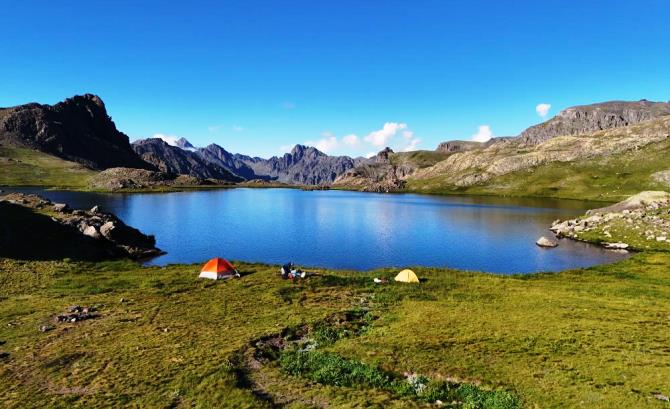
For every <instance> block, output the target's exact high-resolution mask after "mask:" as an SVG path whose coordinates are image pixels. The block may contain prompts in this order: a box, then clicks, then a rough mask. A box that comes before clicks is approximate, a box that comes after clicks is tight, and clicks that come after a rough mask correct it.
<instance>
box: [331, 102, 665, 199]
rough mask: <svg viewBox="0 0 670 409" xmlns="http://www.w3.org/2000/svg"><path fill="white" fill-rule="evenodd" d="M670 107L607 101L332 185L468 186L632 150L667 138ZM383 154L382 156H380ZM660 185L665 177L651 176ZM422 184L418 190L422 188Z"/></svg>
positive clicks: (366, 169) (359, 171)
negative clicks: (432, 158)
mask: <svg viewBox="0 0 670 409" xmlns="http://www.w3.org/2000/svg"><path fill="white" fill-rule="evenodd" d="M669 129H670V103H665V102H651V101H646V100H642V101H637V102H625V101H611V102H603V103H598V104H593V105H584V106H575V107H571V108H568V109H565V110H564V111H561V112H560V113H559V114H558V115H556V116H555V117H554V118H552V119H550V120H548V121H546V122H544V123H542V124H539V125H535V126H532V127H530V128H528V129H526V130H525V131H523V132H522V133H521V134H520V135H519V136H517V137H499V138H493V139H491V140H490V141H488V142H485V143H480V142H474V141H458V140H456V141H448V142H443V143H441V144H440V145H439V146H438V147H437V149H436V151H435V153H441V154H443V155H445V156H444V157H442V158H439V160H438V161H436V162H435V163H433V164H430V166H421V164H420V162H418V161H417V160H414V159H413V158H412V157H407V156H405V160H404V161H402V162H400V161H398V160H397V159H401V158H403V157H402V156H400V155H398V154H395V155H394V156H393V157H394V158H396V163H393V166H391V165H390V164H388V165H386V166H382V165H379V164H375V165H370V164H364V165H362V166H359V167H358V168H356V169H353V170H351V171H349V172H347V173H346V174H344V175H342V176H341V177H340V178H338V180H337V181H336V182H335V184H336V185H340V186H348V187H354V188H358V189H362V190H380V186H382V190H386V189H387V188H388V187H391V188H393V187H397V188H398V189H399V188H400V187H402V186H404V185H405V183H404V182H407V181H412V180H430V181H431V182H430V186H440V188H441V189H442V188H445V187H446V186H451V187H455V188H462V187H468V186H473V185H478V184H484V183H488V182H489V181H490V180H492V179H494V178H496V177H498V176H502V175H506V174H509V173H512V172H516V171H520V170H525V169H530V168H533V167H536V166H540V165H543V164H547V163H551V162H571V161H576V160H584V159H591V158H596V157H603V156H607V155H613V154H621V153H623V152H626V151H630V150H636V149H639V148H641V147H644V146H646V145H648V144H653V143H657V142H661V141H663V140H665V139H666V138H668V134H669ZM380 154H381V153H380ZM378 162H379V161H378ZM654 178H655V179H656V180H659V181H662V180H663V178H664V173H662V172H659V173H658V174H656V175H655V176H654ZM424 187H425V186H422V188H424Z"/></svg>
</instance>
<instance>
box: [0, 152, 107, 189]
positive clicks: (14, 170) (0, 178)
mask: <svg viewBox="0 0 670 409" xmlns="http://www.w3.org/2000/svg"><path fill="white" fill-rule="evenodd" d="M95 173H96V172H95V171H93V170H90V169H87V168H86V167H84V166H82V165H79V164H78V163H75V162H69V161H66V160H63V159H60V158H57V157H55V156H51V155H48V154H46V153H42V152H39V151H36V150H32V149H22V148H10V147H4V146H0V186H49V187H53V188H74V189H81V188H85V187H86V186H87V184H88V179H89V178H90V177H91V176H93V175H94V174H95Z"/></svg>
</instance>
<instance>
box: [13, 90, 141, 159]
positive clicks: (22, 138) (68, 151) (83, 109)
mask: <svg viewBox="0 0 670 409" xmlns="http://www.w3.org/2000/svg"><path fill="white" fill-rule="evenodd" d="M0 144H2V145H4V146H9V147H16V148H29V149H34V150H38V151H41V152H44V153H48V154H50V155H54V156H57V157H59V158H62V159H65V160H68V161H73V162H78V163H80V164H83V165H84V166H86V167H89V168H91V169H106V168H110V167H115V166H124V167H131V168H143V169H152V168H153V167H152V166H151V165H149V164H148V163H146V162H144V161H143V160H142V159H140V158H139V157H138V156H137V154H135V152H134V151H133V150H132V148H131V146H130V143H129V140H128V136H127V135H125V134H124V133H122V132H119V131H118V130H117V129H116V125H115V124H114V122H113V121H112V119H111V118H110V117H109V115H108V114H107V110H106V109H105V104H104V103H103V102H102V100H101V99H100V98H99V97H98V96H96V95H91V94H86V95H78V96H75V97H72V98H68V99H66V100H65V101H63V102H59V103H57V104H55V105H41V104H37V103H31V104H26V105H20V106H16V107H12V108H0Z"/></svg>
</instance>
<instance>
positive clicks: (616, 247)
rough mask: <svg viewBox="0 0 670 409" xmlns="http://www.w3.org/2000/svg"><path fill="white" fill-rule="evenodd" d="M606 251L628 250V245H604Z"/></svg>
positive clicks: (619, 243)
mask: <svg viewBox="0 0 670 409" xmlns="http://www.w3.org/2000/svg"><path fill="white" fill-rule="evenodd" d="M603 245H604V246H605V248H606V249H612V250H626V249H627V248H628V244H626V243H621V242H618V243H604V244H603Z"/></svg>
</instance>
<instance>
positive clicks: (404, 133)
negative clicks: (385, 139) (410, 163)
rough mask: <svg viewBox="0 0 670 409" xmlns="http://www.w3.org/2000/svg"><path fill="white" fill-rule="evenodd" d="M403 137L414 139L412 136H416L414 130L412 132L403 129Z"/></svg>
mask: <svg viewBox="0 0 670 409" xmlns="http://www.w3.org/2000/svg"><path fill="white" fill-rule="evenodd" d="M402 137H403V138H405V139H407V140H409V139H412V138H413V137H414V132H412V131H403V133H402Z"/></svg>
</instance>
